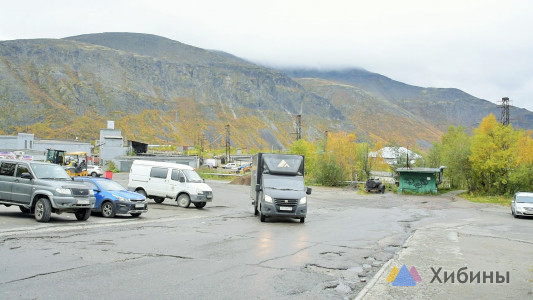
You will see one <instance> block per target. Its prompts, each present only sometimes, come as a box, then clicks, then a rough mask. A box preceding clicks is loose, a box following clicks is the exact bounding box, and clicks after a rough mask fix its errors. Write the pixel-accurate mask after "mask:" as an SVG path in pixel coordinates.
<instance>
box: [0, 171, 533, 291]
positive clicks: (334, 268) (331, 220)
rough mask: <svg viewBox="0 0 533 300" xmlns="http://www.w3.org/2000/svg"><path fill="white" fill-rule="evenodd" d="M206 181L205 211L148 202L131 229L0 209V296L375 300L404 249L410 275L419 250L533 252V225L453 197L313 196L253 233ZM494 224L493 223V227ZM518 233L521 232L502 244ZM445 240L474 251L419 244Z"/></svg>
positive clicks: (241, 213)
mask: <svg viewBox="0 0 533 300" xmlns="http://www.w3.org/2000/svg"><path fill="white" fill-rule="evenodd" d="M118 175H124V174H118ZM126 176H127V174H126ZM126 179H127V177H126ZM122 180H124V179H122ZM117 181H119V182H120V177H119V179H118V180H117ZM208 183H209V184H210V185H211V187H212V188H213V190H214V196H215V198H214V202H213V203H208V204H207V206H206V207H205V208H204V209H196V208H188V209H184V208H180V207H177V206H176V204H175V202H173V201H171V200H170V199H167V200H165V202H163V203H162V204H156V203H155V202H153V201H151V202H150V207H149V211H148V213H147V214H143V215H142V216H141V217H140V218H137V219H133V218H130V217H119V218H115V219H104V218H101V217H99V216H97V215H93V216H91V218H89V220H88V221H87V222H77V221H75V219H74V217H73V215H72V216H70V215H68V214H63V215H53V216H52V220H51V222H50V223H47V224H41V223H37V222H35V220H34V219H33V216H31V215H24V214H22V213H20V212H19V211H18V209H17V208H13V207H10V208H5V207H1V208H0V225H1V227H0V298H2V299H21V298H22V299H27V298H33V299H49V298H54V299H67V298H68V299H71V298H77V299H94V298H103V299H117V298H118V299H122V298H129V299H141V298H158V299H175V298H195V299H199V298H217V299H218V298H222V299H230V298H231V299H236V298H237V299H244V298H245V299H250V298H275V297H276V298H283V299H353V298H355V297H357V296H358V295H361V297H366V298H368V299H374V298H373V297H374V296H375V297H376V298H375V299H378V298H380V297H381V296H385V297H386V296H387V295H388V296H390V295H393V296H394V292H395V290H392V291H391V290H389V291H388V292H383V293H381V292H378V290H379V288H380V286H381V285H380V284H381V282H377V283H376V280H378V281H379V275H380V272H382V273H383V271H382V269H383V267H384V266H387V265H388V264H390V263H391V262H396V261H399V260H398V259H399V257H400V255H403V256H401V257H400V260H401V258H403V257H407V256H406V254H405V253H406V251H407V250H409V251H411V252H410V253H412V255H413V256H412V257H411V259H412V261H411V263H412V265H416V266H417V267H418V266H419V265H420V264H421V261H420V260H421V259H422V258H421V257H420V253H418V254H417V255H418V256H417V255H415V254H416V253H417V252H416V251H417V249H423V248H424V247H426V248H427V249H428V251H429V249H432V248H431V247H434V249H433V251H434V252H435V251H438V250H439V249H440V248H439V247H442V249H441V250H442V251H443V253H444V254H442V255H447V256H449V255H448V253H452V254H454V255H459V254H458V253H463V252H464V249H466V248H468V249H469V250H471V251H472V253H474V252H476V251H478V250H480V249H476V247H475V244H476V243H485V242H486V240H487V239H488V240H491V241H493V242H491V243H489V244H490V245H494V244H495V242H494V241H496V240H498V239H501V238H503V237H505V239H504V240H502V241H501V242H503V243H507V242H511V243H512V242H514V243H521V244H524V243H525V244H526V245H527V246H526V247H531V241H532V238H531V236H532V235H531V232H532V231H531V228H532V225H533V223H532V222H529V221H533V220H525V219H520V220H514V219H513V218H512V217H510V216H509V214H508V212H507V211H504V210H503V209H501V208H498V207H496V208H494V207H492V206H481V207H480V206H476V205H473V204H471V203H468V202H466V201H464V200H462V199H460V198H457V197H455V196H453V195H446V196H399V195H394V194H392V193H390V192H387V193H386V194H367V195H362V194H359V193H358V192H357V191H354V190H350V189H333V188H321V187H314V188H313V194H312V195H311V196H309V200H308V202H309V211H308V218H307V220H306V223H304V224H300V223H299V222H298V220H284V219H267V222H266V223H261V222H259V219H258V218H257V217H254V215H253V207H252V205H251V200H250V199H249V196H248V195H249V191H248V188H249V187H245V186H236V185H230V184H227V183H225V182H208ZM123 184H124V183H123ZM487 215H488V216H489V217H486V216H487ZM492 215H495V216H498V217H499V219H497V220H496V221H492V219H491V218H490V216H492ZM515 221H519V223H516V222H515ZM515 226H519V227H521V228H522V229H521V230H522V231H519V232H518V233H517V234H516V235H509V233H511V232H513V230H515ZM523 226H525V228H524V227H523ZM528 226H529V227H528ZM449 231H456V232H457V234H458V235H457V239H456V240H457V241H460V242H463V241H464V240H463V239H464V238H465V237H466V238H467V239H468V240H469V241H471V242H468V243H466V244H465V245H461V246H460V247H459V248H457V245H455V246H453V244H452V245H448V244H447V242H448V241H449V239H450V237H449V236H448V235H445V236H444V238H443V239H442V240H439V239H435V240H432V242H431V243H422V242H419V241H420V240H422V241H423V240H425V239H426V238H427V237H428V236H433V235H435V234H441V233H442V232H449ZM519 233H523V234H526V236H525V237H524V236H523V235H520V234H519ZM474 239H481V240H482V241H483V242H480V241H476V242H473V241H474ZM439 241H440V243H439ZM432 243H435V246H432ZM467 246H468V247H467ZM522 246H523V245H522ZM511 250H512V249H511ZM402 253H403V254H402ZM422 253H425V254H427V253H426V252H422ZM480 253H481V252H480ZM463 256H464V253H463ZM432 257H433V256H432ZM450 257H454V256H450ZM476 257H477V256H476ZM417 259H419V260H418V261H417ZM472 259H474V256H472ZM477 259H479V258H477ZM529 261H531V260H529ZM428 262H434V260H428ZM438 262H439V263H441V265H442V264H445V263H446V261H438ZM444 266H446V265H444ZM455 266H456V264H455V262H454V264H451V262H450V265H449V267H450V268H452V267H455ZM495 268H496V267H495ZM530 268H533V266H530ZM385 273H386V272H385ZM530 274H531V273H530ZM530 274H529V275H530ZM386 275H387V274H385V277H386ZM527 275H528V274H527V272H526V273H525V275H524V276H525V277H527ZM421 276H422V277H423V278H427V277H428V276H429V275H423V274H421ZM513 277H514V276H513ZM530 277H531V276H530ZM376 278H377V279H376ZM369 286H372V287H373V289H369V288H368V287H369ZM365 287H366V290H365ZM385 287H386V286H385ZM428 288H432V286H429V285H428ZM439 288H442V287H439ZM362 291H363V292H364V295H362V294H361V292H362ZM373 291H375V293H374V294H372V292H373ZM423 295H424V296H427V295H428V294H423ZM407 298H409V295H407ZM420 299H425V298H423V297H422V298H420Z"/></svg>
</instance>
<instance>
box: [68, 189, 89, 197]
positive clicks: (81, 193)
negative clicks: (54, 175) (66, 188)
mask: <svg viewBox="0 0 533 300" xmlns="http://www.w3.org/2000/svg"><path fill="white" fill-rule="evenodd" d="M71 191H72V196H74V197H87V196H89V190H88V189H76V188H74V189H71Z"/></svg>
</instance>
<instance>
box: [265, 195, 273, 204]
mask: <svg viewBox="0 0 533 300" xmlns="http://www.w3.org/2000/svg"><path fill="white" fill-rule="evenodd" d="M265 202H270V203H272V197H270V196H269V195H265Z"/></svg>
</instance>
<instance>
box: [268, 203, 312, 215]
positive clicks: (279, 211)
mask: <svg viewBox="0 0 533 300" xmlns="http://www.w3.org/2000/svg"><path fill="white" fill-rule="evenodd" d="M289 208H290V210H289ZM261 214H263V215H264V216H265V217H278V218H305V216H306V215H307V204H297V205H296V206H283V205H276V204H274V203H270V202H263V203H262V204H261Z"/></svg>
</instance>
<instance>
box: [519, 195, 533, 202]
mask: <svg viewBox="0 0 533 300" xmlns="http://www.w3.org/2000/svg"><path fill="white" fill-rule="evenodd" d="M516 202H518V203H533V196H516Z"/></svg>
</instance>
